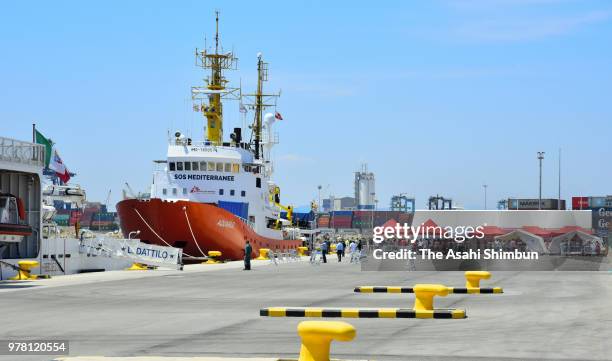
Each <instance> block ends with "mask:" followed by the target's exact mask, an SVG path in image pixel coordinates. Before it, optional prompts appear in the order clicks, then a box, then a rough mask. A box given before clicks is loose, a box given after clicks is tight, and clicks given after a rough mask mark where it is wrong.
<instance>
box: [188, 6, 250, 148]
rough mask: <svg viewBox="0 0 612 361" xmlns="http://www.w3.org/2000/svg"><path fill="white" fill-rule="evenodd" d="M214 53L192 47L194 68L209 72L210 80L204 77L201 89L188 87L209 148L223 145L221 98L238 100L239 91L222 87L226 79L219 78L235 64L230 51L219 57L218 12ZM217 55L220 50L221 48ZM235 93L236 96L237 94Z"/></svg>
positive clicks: (236, 60)
mask: <svg viewBox="0 0 612 361" xmlns="http://www.w3.org/2000/svg"><path fill="white" fill-rule="evenodd" d="M215 15H216V16H215V21H216V29H215V51H214V53H212V52H209V51H208V50H207V49H204V50H198V49H197V48H196V52H195V56H196V66H199V67H201V68H203V69H210V77H208V78H206V79H205V80H206V83H207V84H206V86H205V87H191V98H192V99H193V101H194V106H193V109H194V110H195V111H196V112H202V113H203V114H204V116H205V117H206V120H207V124H206V140H208V141H209V142H210V143H211V144H213V145H221V144H222V143H223V104H222V103H221V99H222V98H225V97H228V96H231V97H233V99H239V97H240V95H239V92H240V89H238V88H226V86H225V85H226V84H227V83H228V80H227V79H225V76H224V75H223V71H224V70H235V69H236V67H237V64H238V58H236V57H235V56H234V54H233V52H231V51H230V52H227V53H225V54H219V51H220V49H219V12H218V11H216V12H215ZM221 52H223V50H222V49H221ZM237 94H238V95H237Z"/></svg>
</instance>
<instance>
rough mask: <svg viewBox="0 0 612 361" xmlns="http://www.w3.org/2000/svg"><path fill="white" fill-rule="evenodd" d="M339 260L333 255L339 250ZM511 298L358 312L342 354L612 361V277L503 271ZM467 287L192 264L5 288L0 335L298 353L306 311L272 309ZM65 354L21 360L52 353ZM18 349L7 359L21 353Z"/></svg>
mask: <svg viewBox="0 0 612 361" xmlns="http://www.w3.org/2000/svg"><path fill="white" fill-rule="evenodd" d="M330 258H331V257H330ZM483 282H486V286H487V287H489V286H490V287H493V286H500V287H503V288H504V291H505V293H504V294H501V295H449V296H448V297H445V298H436V307H440V308H443V307H454V308H464V309H466V310H467V315H468V318H467V319H463V320H452V319H451V320H437V319H436V320H433V319H425V320H422V319H349V320H346V321H347V322H349V323H351V324H352V325H354V326H355V327H356V329H357V337H356V339H355V340H353V341H352V342H346V343H341V342H338V343H334V344H333V345H332V356H333V357H335V358H341V359H376V360H514V361H516V360H553V359H563V360H611V359H612V331H611V330H612V319H611V318H610V305H611V304H610V299H612V273H610V272H496V273H494V274H493V278H492V280H491V281H483ZM415 283H443V284H446V285H449V286H460V285H463V283H464V279H463V275H462V273H460V272H411V273H407V272H361V271H360V269H359V266H356V265H351V264H348V263H344V262H342V263H340V264H339V263H338V262H336V260H335V259H332V260H331V262H329V263H328V264H323V265H320V266H311V265H310V264H309V263H308V262H307V261H303V262H296V263H284V264H280V265H279V266H273V265H270V264H269V262H267V261H260V262H254V269H253V271H251V272H244V271H242V270H241V264H240V262H231V263H228V264H223V265H191V266H187V267H186V269H185V271H165V270H155V271H132V272H126V271H115V272H106V273H100V274H83V275H72V276H63V277H55V278H53V279H50V280H39V281H33V282H20V283H14V284H7V283H0V308H1V309H2V310H3V312H2V325H3V327H2V328H0V340H15V339H20V338H28V339H41V338H52V339H59V340H69V342H70V350H71V352H70V355H71V356H77V355H105V356H168V357H178V356H189V357H195V356H216V357H292V358H296V357H297V354H298V352H299V339H298V337H297V333H296V326H297V324H298V323H299V322H300V321H302V320H303V319H298V318H265V317H260V316H259V309H260V308H263V307H270V306H317V307H324V306H329V307H340V306H358V307H411V306H412V303H413V298H412V295H402V294H358V293H353V288H354V287H355V286H360V285H406V286H410V285H413V284H415ZM53 358H54V357H53V356H19V357H18V359H19V360H23V361H25V360H28V361H30V360H32V361H33V360H36V361H38V360H50V359H53ZM13 359H15V357H14V356H0V360H13Z"/></svg>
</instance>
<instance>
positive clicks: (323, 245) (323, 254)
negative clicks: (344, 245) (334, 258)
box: [321, 241, 328, 263]
mask: <svg viewBox="0 0 612 361" xmlns="http://www.w3.org/2000/svg"><path fill="white" fill-rule="evenodd" d="M327 250H328V248H327V241H323V243H321V257H323V263H327V256H326V255H327Z"/></svg>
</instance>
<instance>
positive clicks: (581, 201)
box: [572, 197, 589, 209]
mask: <svg viewBox="0 0 612 361" xmlns="http://www.w3.org/2000/svg"><path fill="white" fill-rule="evenodd" d="M572 209H589V197H572Z"/></svg>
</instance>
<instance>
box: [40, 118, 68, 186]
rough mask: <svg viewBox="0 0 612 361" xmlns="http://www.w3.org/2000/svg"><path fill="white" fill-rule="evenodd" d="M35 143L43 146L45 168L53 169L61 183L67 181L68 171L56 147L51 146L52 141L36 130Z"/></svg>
mask: <svg viewBox="0 0 612 361" xmlns="http://www.w3.org/2000/svg"><path fill="white" fill-rule="evenodd" d="M36 143H37V144H42V145H44V146H45V168H49V169H51V170H54V171H55V174H56V175H57V177H58V178H59V179H60V180H61V181H62V182H63V183H68V180H70V172H68V168H66V165H65V164H64V162H63V161H62V158H61V157H60V156H59V153H58V152H57V149H55V147H54V146H53V145H54V144H53V141H51V139H49V138H47V137H45V136H44V135H42V133H41V132H39V131H38V130H36Z"/></svg>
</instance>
